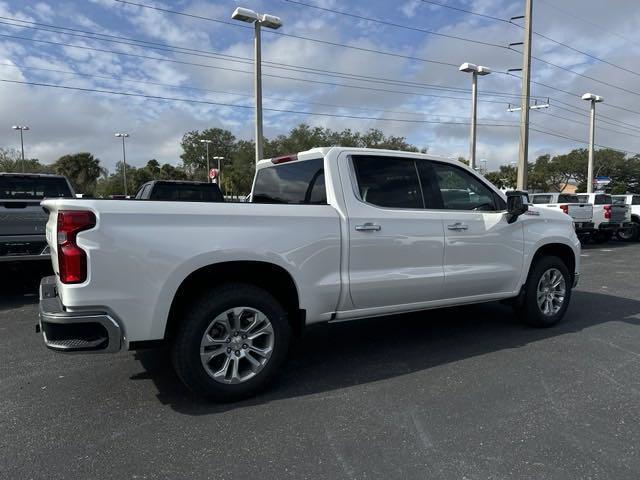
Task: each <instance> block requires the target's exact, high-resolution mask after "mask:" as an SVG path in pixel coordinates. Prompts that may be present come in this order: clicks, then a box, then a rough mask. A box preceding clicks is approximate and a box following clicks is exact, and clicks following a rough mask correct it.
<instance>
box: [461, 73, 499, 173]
mask: <svg viewBox="0 0 640 480" xmlns="http://www.w3.org/2000/svg"><path fill="white" fill-rule="evenodd" d="M459 70H460V71H461V72H465V73H471V75H472V81H471V133H470V138H469V143H470V145H469V167H471V168H474V169H475V168H476V137H477V134H476V131H477V122H478V114H477V109H478V75H489V74H490V73H491V69H489V68H487V67H483V66H481V65H476V64H474V63H463V64H462V65H460V68H459Z"/></svg>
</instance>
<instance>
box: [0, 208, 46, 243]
mask: <svg viewBox="0 0 640 480" xmlns="http://www.w3.org/2000/svg"><path fill="white" fill-rule="evenodd" d="M46 223H47V214H46V213H45V212H44V210H42V207H41V206H40V200H0V237H4V236H8V235H44V233H45V224H46Z"/></svg>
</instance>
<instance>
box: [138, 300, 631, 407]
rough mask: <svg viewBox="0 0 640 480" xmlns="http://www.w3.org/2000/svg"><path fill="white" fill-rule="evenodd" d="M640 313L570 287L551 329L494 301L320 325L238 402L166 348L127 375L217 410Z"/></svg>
mask: <svg viewBox="0 0 640 480" xmlns="http://www.w3.org/2000/svg"><path fill="white" fill-rule="evenodd" d="M639 314H640V302H639V301H635V300H630V299H627V298H621V297H615V296H612V295H604V294H600V293H590V292H581V291H574V292H573V298H572V302H571V307H570V309H569V311H568V313H567V316H566V317H565V319H564V320H563V322H562V323H561V324H560V325H558V326H556V327H553V328H548V329H535V328H530V327H527V326H524V325H522V324H521V323H519V321H518V319H517V318H516V316H515V315H514V313H513V311H512V310H511V309H510V308H509V307H506V306H503V305H501V304H498V303H492V304H486V305H474V306H468V307H458V308H449V309H439V310H430V311H424V312H418V313H412V314H405V315H397V316H390V317H381V318H373V319H367V320H361V321H355V322H349V323H341V324H329V325H319V326H316V327H312V328H310V329H309V330H308V332H307V333H306V334H305V336H304V337H303V338H302V339H301V340H299V341H298V342H297V344H296V345H295V346H294V347H293V349H292V351H291V353H290V357H289V361H288V362H287V363H286V364H285V367H284V371H283V372H282V374H281V375H280V377H279V379H278V381H277V382H276V383H275V384H273V385H272V386H270V387H269V388H268V389H267V390H266V391H265V392H264V393H262V394H260V395H258V396H257V397H255V398H252V399H249V400H245V401H242V402H237V403H229V404H215V403H207V402H205V401H204V400H202V399H199V398H197V397H194V396H193V395H191V394H190V393H189V392H188V391H187V390H186V387H184V386H183V385H182V383H180V380H179V379H178V378H177V376H176V375H175V373H173V370H172V369H171V365H170V361H169V358H170V355H169V352H168V351H167V350H166V349H165V350H141V351H138V352H136V354H135V356H136V358H137V359H138V360H139V361H140V362H141V363H142V365H143V367H144V368H145V372H144V373H142V374H139V375H136V376H134V377H132V378H133V379H135V378H149V379H152V380H153V381H154V383H155V385H156V387H157V389H158V398H159V400H160V401H161V402H162V403H164V404H167V405H169V406H171V408H173V409H174V410H175V411H177V412H179V413H182V414H186V415H207V414H215V413H220V412H224V411H229V410H234V409H242V408H243V407H246V406H250V405H259V404H264V403H268V402H272V401H274V400H279V399H287V398H295V397H300V396H305V395H311V394H318V393H327V392H333V391H337V390H340V389H344V388H348V387H352V386H356V385H362V384H367V383H370V382H376V381H380V380H384V379H388V378H392V377H397V376H401V375H406V374H410V373H413V372H417V371H421V370H425V369H429V368H432V367H435V366H438V365H443V364H447V363H450V362H456V361H460V360H463V359H467V358H471V357H475V356H479V355H483V354H487V353H490V352H495V351H499V350H504V349H513V348H518V347H520V346H523V345H526V344H529V343H532V342H537V341H541V340H544V339H546V338H551V337H556V336H559V335H564V334H567V333H573V332H578V331H581V330H584V329H587V328H589V327H592V326H595V325H599V324H602V323H606V322H611V321H624V322H629V323H631V324H633V325H640V316H639Z"/></svg>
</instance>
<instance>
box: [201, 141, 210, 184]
mask: <svg viewBox="0 0 640 480" xmlns="http://www.w3.org/2000/svg"><path fill="white" fill-rule="evenodd" d="M200 143H204V144H205V145H206V146H207V182H211V178H210V175H209V172H210V171H211V164H210V163H209V144H210V143H213V140H209V139H206V138H202V139H200Z"/></svg>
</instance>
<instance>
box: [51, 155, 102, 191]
mask: <svg viewBox="0 0 640 480" xmlns="http://www.w3.org/2000/svg"><path fill="white" fill-rule="evenodd" d="M51 168H52V170H53V171H54V172H55V173H57V174H58V175H64V176H65V177H67V178H68V179H69V181H70V182H71V185H73V188H74V190H75V191H76V192H78V193H88V194H94V193H95V191H96V185H97V182H98V178H99V177H100V175H102V174H104V173H105V169H104V168H102V167H101V166H100V160H98V159H97V158H96V157H94V156H93V155H92V154H90V153H88V152H82V153H75V154H71V155H64V156H62V157H60V158H59V159H58V160H56V161H55V162H54V163H53V165H51Z"/></svg>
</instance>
